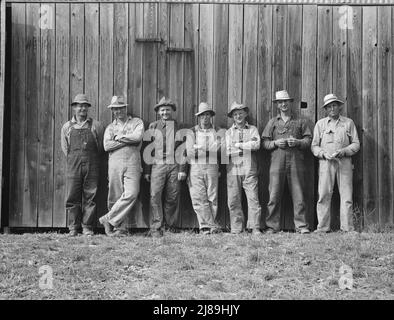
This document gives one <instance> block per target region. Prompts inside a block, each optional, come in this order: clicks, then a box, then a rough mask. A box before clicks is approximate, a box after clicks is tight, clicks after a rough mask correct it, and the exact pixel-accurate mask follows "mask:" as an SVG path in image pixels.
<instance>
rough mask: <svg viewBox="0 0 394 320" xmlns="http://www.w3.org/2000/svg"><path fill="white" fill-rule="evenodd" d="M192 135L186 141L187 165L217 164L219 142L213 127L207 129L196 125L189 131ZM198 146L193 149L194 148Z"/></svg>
mask: <svg viewBox="0 0 394 320" xmlns="http://www.w3.org/2000/svg"><path fill="white" fill-rule="evenodd" d="M191 132H192V133H193V135H192V136H191V137H189V139H187V140H186V151H187V160H188V162H189V163H192V164H194V163H205V164H219V159H218V153H219V152H220V147H221V140H220V137H219V136H218V135H217V132H216V130H215V128H214V127H213V126H211V127H210V128H207V129H203V128H201V126H199V125H196V126H194V127H193V128H192V129H191ZM195 145H196V146H198V147H199V148H198V149H195V148H194V146H195Z"/></svg>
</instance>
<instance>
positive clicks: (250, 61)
mask: <svg viewBox="0 0 394 320" xmlns="http://www.w3.org/2000/svg"><path fill="white" fill-rule="evenodd" d="M258 18H259V11H258V10H256V6H255V5H245V6H244V35H243V38H244V43H243V67H242V69H243V72H242V78H243V79H242V82H243V85H242V101H243V103H244V104H245V106H247V107H248V108H249V115H248V122H249V123H250V124H252V125H256V120H257V110H256V108H257V93H256V91H257V31H258Z"/></svg>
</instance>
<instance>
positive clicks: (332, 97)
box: [322, 93, 345, 108]
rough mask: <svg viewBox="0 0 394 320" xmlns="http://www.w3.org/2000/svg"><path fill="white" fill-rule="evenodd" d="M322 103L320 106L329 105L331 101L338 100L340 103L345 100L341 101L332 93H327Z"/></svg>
mask: <svg viewBox="0 0 394 320" xmlns="http://www.w3.org/2000/svg"><path fill="white" fill-rule="evenodd" d="M323 100H324V104H323V106H322V108H324V107H326V106H327V105H329V104H330V103H331V102H335V101H336V102H339V103H340V104H344V103H345V102H343V101H342V100H339V99H338V97H337V96H336V95H335V94H333V93H329V94H327V95H326V96H325V97H324V99H323Z"/></svg>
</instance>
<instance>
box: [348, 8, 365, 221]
mask: <svg viewBox="0 0 394 320" xmlns="http://www.w3.org/2000/svg"><path fill="white" fill-rule="evenodd" d="M352 11H353V14H352V24H353V29H348V63H347V68H348V76H347V96H348V99H347V114H348V116H349V117H350V118H351V119H353V121H354V123H355V125H356V128H357V132H358V137H359V139H360V143H361V149H360V151H359V152H358V153H357V154H356V155H355V156H353V164H354V171H353V199H354V203H353V206H354V209H355V210H354V212H355V214H356V220H357V221H356V222H357V227H361V225H362V219H363V215H362V212H363V199H364V195H363V153H364V147H363V109H362V68H360V66H361V65H362V42H361V41H362V7H352Z"/></svg>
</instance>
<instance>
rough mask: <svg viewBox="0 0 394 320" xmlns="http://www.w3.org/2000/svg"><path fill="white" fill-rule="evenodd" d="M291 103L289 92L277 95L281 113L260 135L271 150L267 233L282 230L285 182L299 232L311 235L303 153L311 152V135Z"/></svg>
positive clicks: (278, 92)
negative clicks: (305, 197)
mask: <svg viewBox="0 0 394 320" xmlns="http://www.w3.org/2000/svg"><path fill="white" fill-rule="evenodd" d="M292 101H293V98H290V96H289V94H288V93H287V91H286V90H282V91H277V92H276V93H275V99H274V100H273V102H274V103H276V104H277V107H278V109H279V114H278V115H277V116H276V117H274V118H272V119H271V120H270V121H269V122H268V123H267V125H266V127H265V128H264V131H263V133H262V135H261V136H262V139H263V146H264V148H265V149H267V150H270V151H271V165H270V182H269V194H270V196H269V201H268V204H267V209H268V215H267V217H266V227H267V230H266V232H267V233H274V232H277V231H279V230H280V203H281V200H282V197H283V190H284V186H285V182H286V180H287V183H288V186H289V190H290V194H291V197H292V200H293V208H294V225H295V228H296V231H298V232H300V233H302V234H306V233H309V232H310V231H309V228H308V223H307V222H306V219H305V212H306V209H305V200H304V172H305V167H304V150H306V149H309V146H310V144H311V137H312V133H311V130H310V129H309V128H308V126H307V125H306V123H305V122H304V121H301V120H300V119H296V118H295V117H294V115H293V114H292V111H291V102H292Z"/></svg>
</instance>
